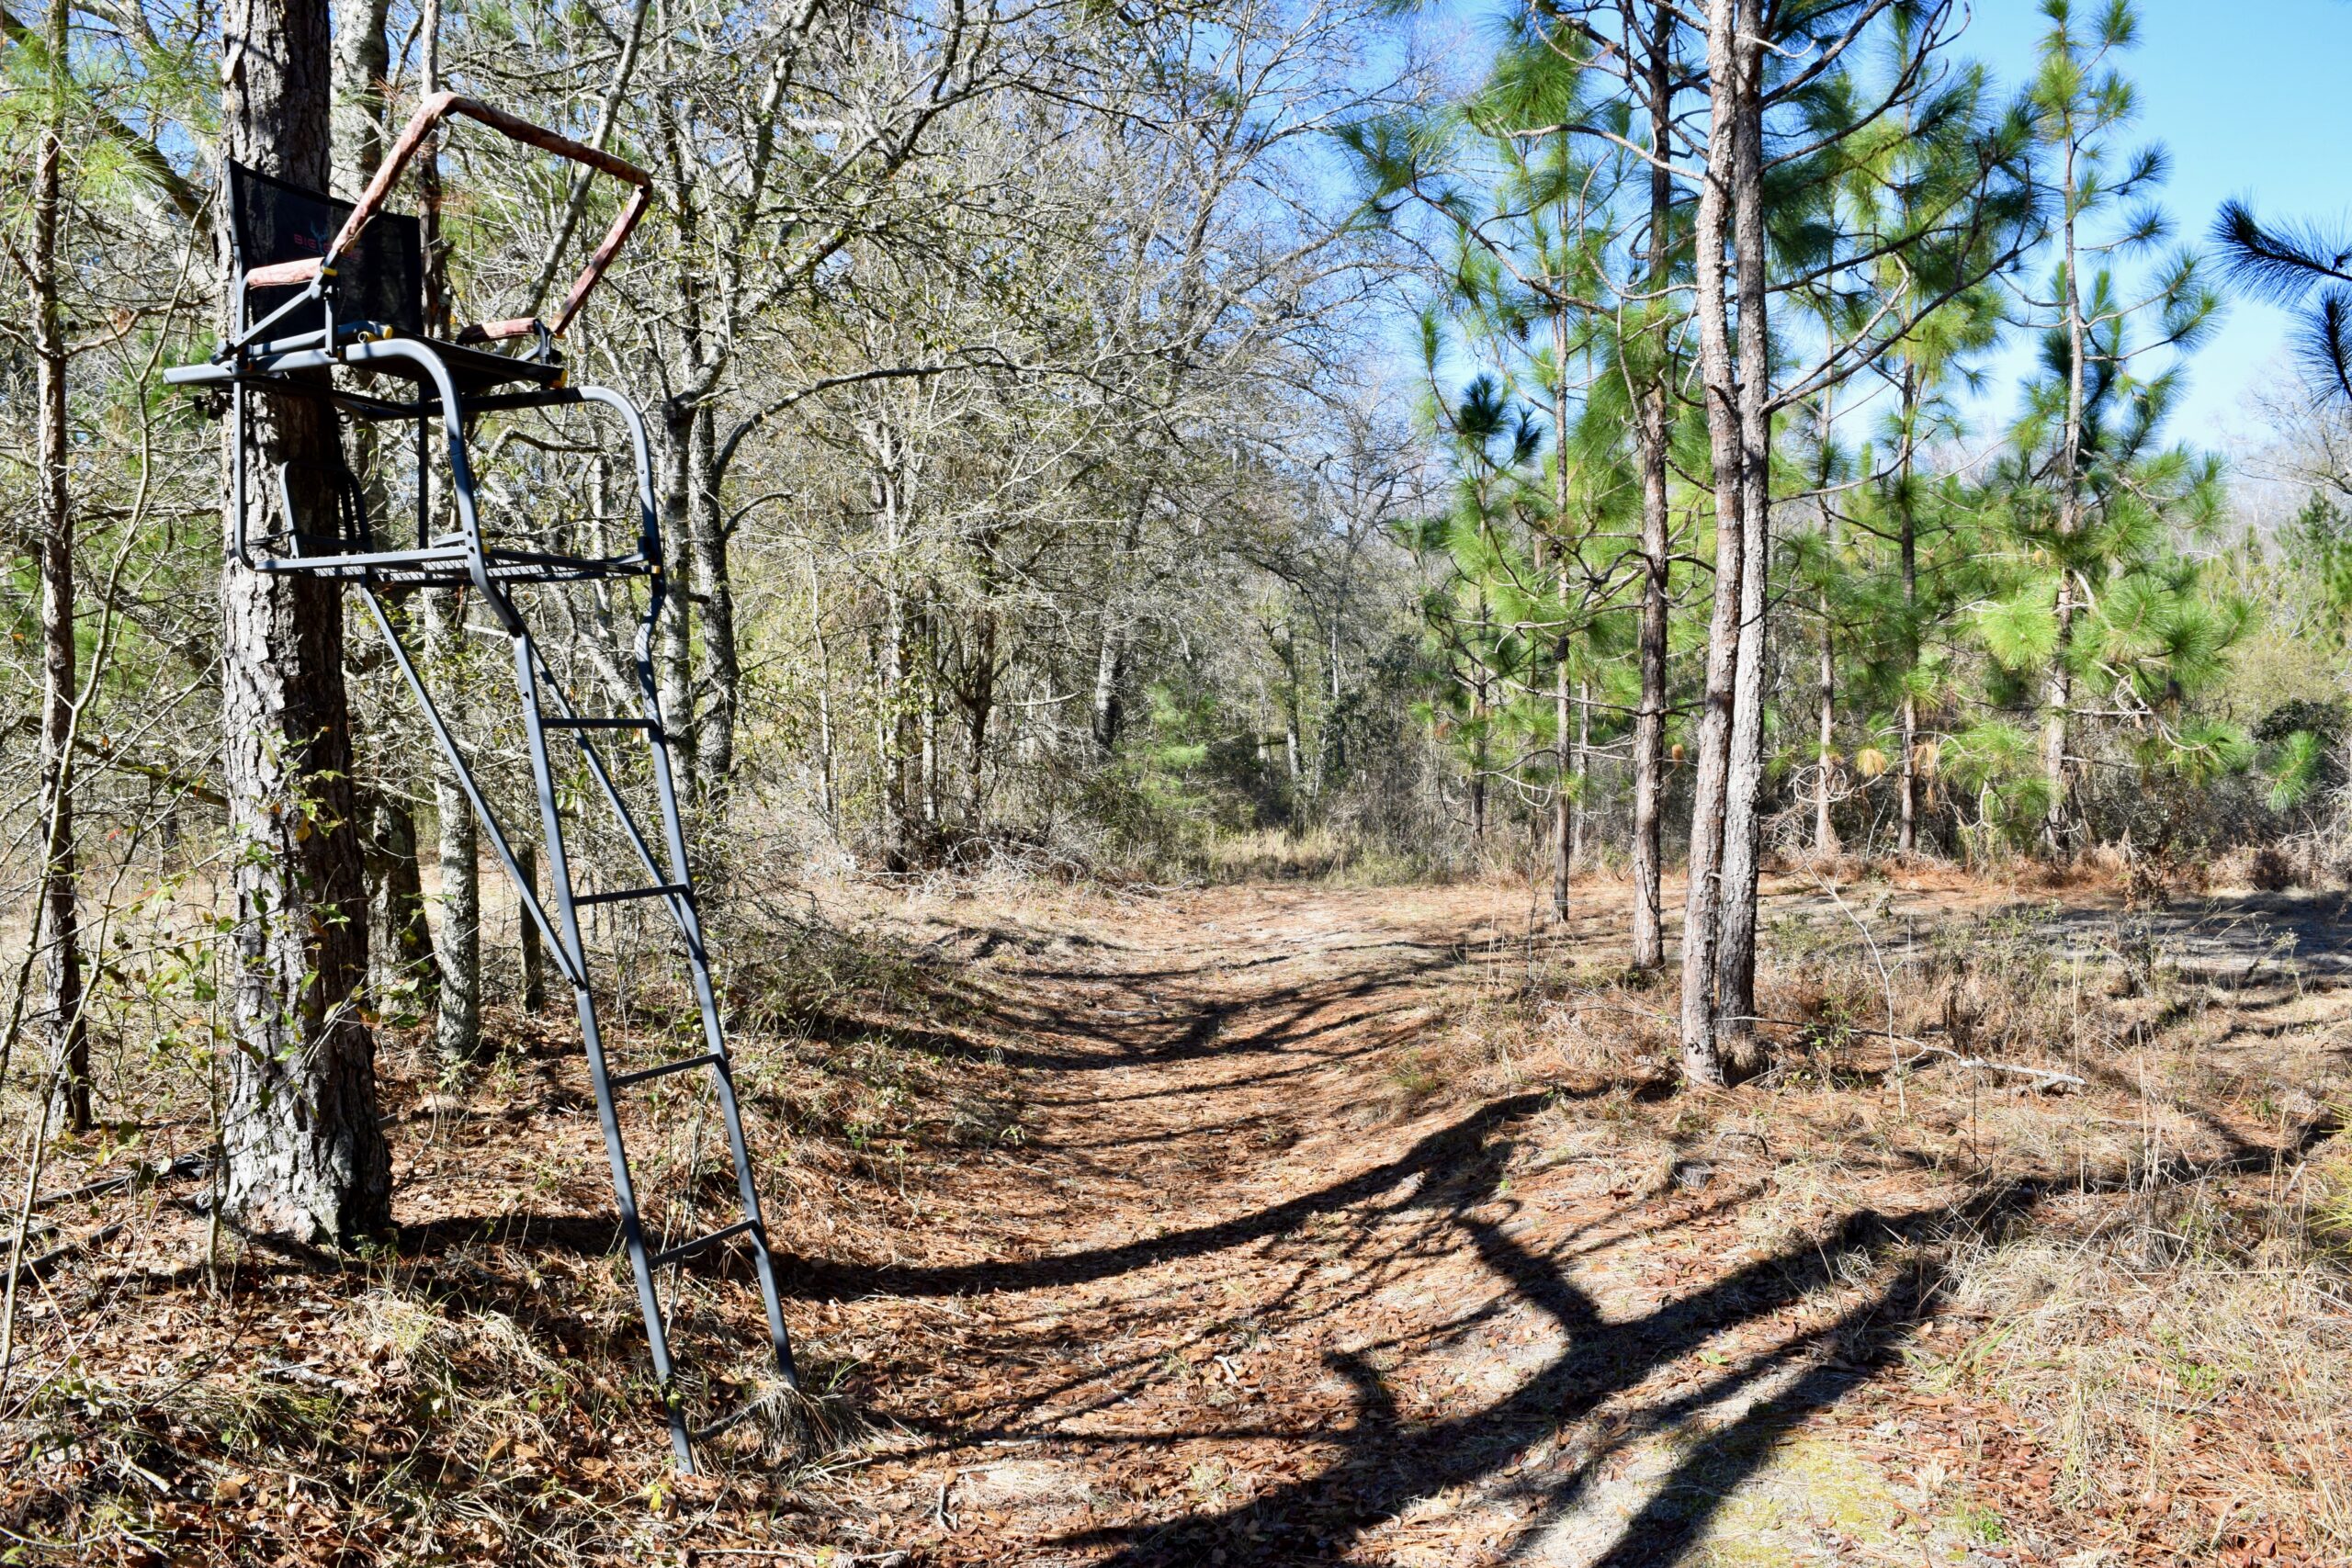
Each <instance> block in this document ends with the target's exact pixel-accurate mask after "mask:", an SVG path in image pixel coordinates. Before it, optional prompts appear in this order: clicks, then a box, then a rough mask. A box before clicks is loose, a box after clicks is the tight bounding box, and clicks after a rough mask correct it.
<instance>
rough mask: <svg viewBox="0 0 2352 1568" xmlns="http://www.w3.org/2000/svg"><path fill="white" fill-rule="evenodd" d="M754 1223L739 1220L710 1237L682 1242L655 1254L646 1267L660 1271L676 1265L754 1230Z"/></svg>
mask: <svg viewBox="0 0 2352 1568" xmlns="http://www.w3.org/2000/svg"><path fill="white" fill-rule="evenodd" d="M751 1228H752V1221H750V1220H738V1221H736V1222H735V1223H734V1224H731V1225H729V1226H728V1227H727V1228H726V1229H725V1230H723V1231H713V1232H711V1233H710V1234H709V1235H706V1236H697V1237H695V1239H694V1240H692V1241H682V1242H680V1243H679V1244H678V1245H677V1246H675V1247H671V1248H670V1249H669V1250H668V1251H666V1252H657V1253H655V1254H654V1255H653V1256H652V1257H651V1258H649V1259H648V1260H647V1262H646V1265H645V1266H646V1267H647V1268H649V1269H659V1268H661V1267H662V1265H663V1264H665V1263H675V1262H677V1261H678V1259H680V1258H691V1257H693V1256H694V1255H695V1253H697V1252H700V1251H701V1250H702V1249H703V1248H704V1247H710V1246H714V1245H716V1244H717V1243H718V1242H722V1241H725V1240H726V1239H727V1238H728V1237H729V1236H731V1235H742V1234H743V1233H744V1232H745V1231H747V1230H750V1229H751Z"/></svg>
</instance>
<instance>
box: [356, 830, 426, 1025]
mask: <svg viewBox="0 0 2352 1568" xmlns="http://www.w3.org/2000/svg"><path fill="white" fill-rule="evenodd" d="M360 810H361V813H362V820H364V821H365V822H366V823H367V824H368V842H367V846H366V849H365V856H364V858H365V864H366V869H367V875H368V957H369V960H370V974H369V977H368V985H369V988H370V989H372V990H374V991H375V992H376V993H377V994H378V995H379V996H401V995H403V994H404V993H405V994H406V995H408V996H413V998H414V1005H416V1006H419V1007H424V1006H426V1005H429V1004H430V1003H431V1002H432V1001H433V998H434V995H435V991H436V989H437V982H438V979H439V971H438V969H437V968H436V967H435V964H434V961H433V931H432V926H431V923H430V922H429V921H428V920H427V919H425V913H424V881H423V876H422V868H421V867H420V866H419V865H418V863H417V858H416V814H415V812H413V810H411V809H410V808H409V803H408V802H407V801H406V800H405V799H403V798H401V796H400V795H394V794H391V793H390V792H389V791H386V790H381V789H374V790H369V791H368V796H367V798H366V799H365V800H364V801H363V802H362V803H361V806H360Z"/></svg>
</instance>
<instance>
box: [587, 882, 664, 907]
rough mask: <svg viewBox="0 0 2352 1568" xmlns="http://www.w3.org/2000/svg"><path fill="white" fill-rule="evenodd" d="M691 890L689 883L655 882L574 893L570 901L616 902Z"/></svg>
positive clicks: (591, 902) (590, 902) (662, 896)
mask: <svg viewBox="0 0 2352 1568" xmlns="http://www.w3.org/2000/svg"><path fill="white" fill-rule="evenodd" d="M693 891H694V887H693V886H692V885H691V884H689V883H684V882H655V883H650V884H648V885H647V886H643V887H620V888H616V889H614V890H613V891H612V892H610V893H582V894H578V895H575V896H574V897H573V898H572V900H571V901H572V902H573V903H575V904H617V903H619V902H620V901H621V900H622V899H624V898H667V897H671V896H672V895H673V894H679V893H691V892H693Z"/></svg>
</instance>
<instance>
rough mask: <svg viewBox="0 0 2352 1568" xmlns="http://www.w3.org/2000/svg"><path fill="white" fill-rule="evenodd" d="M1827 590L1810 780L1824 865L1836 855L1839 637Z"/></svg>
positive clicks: (1817, 851)
mask: <svg viewBox="0 0 2352 1568" xmlns="http://www.w3.org/2000/svg"><path fill="white" fill-rule="evenodd" d="M1829 617H1830V607H1829V591H1828V590H1827V589H1826V588H1824V589H1823V590H1822V592H1821V712H1820V713H1819V715H1818V716H1817V723H1816V725H1815V729H1816V730H1817V732H1818V733H1817V734H1816V736H1815V748H1816V750H1818V751H1819V753H1820V762H1819V769H1820V771H1819V772H1818V773H1815V774H1814V780H1813V854H1814V858H1815V860H1818V861H1820V862H1821V863H1823V864H1825V865H1826V864H1827V863H1830V862H1831V861H1834V860H1836V859H1837V858H1838V828H1837V825H1836V824H1835V823H1833V822H1832V821H1830V819H1829V807H1830V801H1831V799H1832V797H1833V796H1834V795H1835V794H1836V788H1837V783H1838V763H1837V760H1836V759H1837V755H1838V637H1837V633H1836V630H1835V629H1834V628H1833V627H1832V626H1831V625H1830V619H1829Z"/></svg>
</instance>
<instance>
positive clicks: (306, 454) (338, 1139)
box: [220, 0, 391, 1242]
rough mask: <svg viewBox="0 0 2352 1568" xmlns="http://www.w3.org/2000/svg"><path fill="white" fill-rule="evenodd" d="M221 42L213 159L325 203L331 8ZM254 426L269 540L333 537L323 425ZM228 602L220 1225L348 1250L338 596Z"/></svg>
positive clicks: (381, 1218) (225, 594)
mask: <svg viewBox="0 0 2352 1568" xmlns="http://www.w3.org/2000/svg"><path fill="white" fill-rule="evenodd" d="M220 30H221V45H222V48H223V49H224V51H226V58H227V62H228V69H227V71H226V73H225V81H224V83H223V85H222V89H221V106H220V107H221V121H222V137H221V142H222V148H221V150H222V152H224V153H226V154H227V155H228V156H229V157H232V158H235V159H237V160H239V161H241V162H243V163H244V164H250V165H252V166H254V167H255V168H258V169H260V170H261V171H263V172H264V173H265V174H268V175H276V176H277V177H278V178H281V179H286V180H290V181H293V182H295V183H296V184H300V185H305V186H313V187H317V186H324V185H325V184H326V183H327V145H328V143H327V108H328V97H329V92H328V90H329V83H330V77H329V69H330V68H329V51H328V27H327V7H326V4H325V0H231V4H230V6H229V7H228V9H227V10H226V12H225V13H224V14H223V16H222V17H221V29H220ZM249 428H250V433H251V436H252V439H253V441H254V445H255V446H256V447H257V448H258V453H257V456H258V457H259V462H258V464H256V465H255V468H256V471H257V472H258V473H260V474H262V475H265V476H266V475H268V474H270V473H272V472H274V471H281V470H279V468H278V466H279V465H284V468H283V469H282V472H283V473H284V475H285V487H284V488H285V493H286V494H287V495H288V498H289V500H290V502H291V503H292V505H293V507H294V509H295V510H296V512H297V513H298V516H297V517H296V518H292V519H288V518H280V519H277V525H278V526H281V527H290V526H293V525H297V524H301V525H307V526H308V528H309V530H310V531H313V532H326V531H328V529H327V526H326V519H327V518H328V517H329V516H330V515H331V508H332V506H333V504H334V488H333V486H334V481H333V479H332V478H331V475H332V474H333V472H334V468H335V466H336V465H338V464H339V463H340V460H341V457H340V454H339V453H338V452H337V450H336V441H337V436H336V433H335V426H334V418H333V415H332V414H331V413H330V412H328V410H327V408H326V405H325V404H324V403H322V401H320V400H316V399H312V398H302V397H282V398H271V397H266V396H257V397H255V398H254V418H253V420H252V422H251V424H250V427H249ZM257 488H258V489H260V490H261V491H263V492H264V494H265V495H266V492H267V491H268V490H269V489H270V488H272V487H270V486H268V485H266V484H264V485H262V486H260V487H257ZM255 500H256V503H257V504H260V503H263V502H261V498H259V497H256V498H255ZM237 501H238V498H236V497H234V496H232V497H231V498H230V501H229V504H230V505H231V506H232V507H233V506H234V505H236V504H237ZM220 597H221V611H222V614H221V665H222V683H223V687H224V692H223V701H222V710H223V712H222V716H223V719H224V721H225V722H224V726H223V728H224V736H223V746H222V763H223V766H222V779H223V783H224V785H225V793H226V794H227V795H228V797H229V829H230V838H231V843H232V855H231V864H232V866H233V867H234V870H233V872H232V886H233V890H234V897H235V901H236V917H237V918H236V928H235V931H236V935H235V960H236V972H235V976H234V982H233V993H232V995H233V1000H232V1010H231V1017H232V1029H233V1032H234V1039H235V1042H236V1046H237V1049H236V1053H235V1055H234V1056H233V1057H232V1068H231V1073H230V1083H229V1096H228V1104H227V1106H226V1108H225V1110H226V1114H225V1115H224V1117H223V1119H222V1123H221V1141H222V1145H223V1153H224V1156H225V1163H226V1166H227V1179H226V1182H225V1206H226V1209H227V1212H228V1213H229V1214H230V1215H231V1216H232V1218H233V1219H235V1220H236V1221H237V1222H238V1223H239V1224H241V1225H243V1226H245V1227H246V1228H248V1229H252V1230H257V1231H273V1232H285V1233H290V1234H292V1235H295V1236H296V1237H298V1238H299V1239H301V1240H304V1241H310V1242H326V1241H332V1242H350V1241H354V1240H356V1239H357V1238H359V1237H361V1236H363V1235H368V1234H370V1233H373V1232H377V1231H380V1230H381V1229H383V1228H384V1227H385V1226H386V1225H387V1224H390V1219H391V1162H390V1156H389V1155H388V1152H387V1150H386V1148H385V1145H384V1136H383V1134H382V1132H381V1131H380V1130H379V1127H378V1125H377V1114H378V1111H377V1100H376V1050H375V1041H374V1038H373V1037H372V1036H371V1035H370V1034H369V1032H368V1027H367V1025H366V1024H365V1023H364V1022H363V1021H361V1018H360V1016H359V1012H358V1010H357V1009H356V1007H355V1006H354V1005H353V995H352V993H353V990H354V988H355V987H357V986H358V985H359V984H360V983H361V982H362V981H363V980H364V978H365V977H366V973H367V958H368V953H367V942H368V937H367V931H368V922H367V911H366V908H365V899H366V889H365V885H364V880H363V878H362V875H361V869H360V853H359V833H358V830H357V827H356V824H355V823H354V821H353V819H352V818H353V810H352V785H351V715H350V708H349V705H348V703H347V701H346V698H345V692H344V683H343V600H342V594H341V592H340V590H339V589H338V587H337V586H336V584H334V582H332V581H326V580H323V579H320V578H315V577H307V576H299V577H298V576H273V575H270V574H266V573H263V572H257V571H252V570H246V569H245V568H244V567H243V566H240V565H238V564H236V563H235V562H233V561H232V562H231V563H230V564H229V566H228V568H227V570H226V572H225V574H224V575H223V578H222V581H221V593H220Z"/></svg>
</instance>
